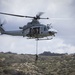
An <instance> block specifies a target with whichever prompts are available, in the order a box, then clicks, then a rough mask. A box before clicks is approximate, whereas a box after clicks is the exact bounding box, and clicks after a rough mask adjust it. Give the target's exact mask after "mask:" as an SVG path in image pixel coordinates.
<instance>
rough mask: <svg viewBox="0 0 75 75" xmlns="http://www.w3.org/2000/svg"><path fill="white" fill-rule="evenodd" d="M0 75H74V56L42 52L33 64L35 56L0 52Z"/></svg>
mask: <svg viewBox="0 0 75 75" xmlns="http://www.w3.org/2000/svg"><path fill="white" fill-rule="evenodd" d="M50 54H51V53H50ZM0 75H75V54H70V55H68V54H56V55H55V54H54V53H53V54H51V55H49V53H48V55H47V52H46V55H45V52H44V53H42V55H41V54H40V55H39V59H38V61H37V62H35V55H30V54H16V53H11V52H7V53H3V52H0Z"/></svg>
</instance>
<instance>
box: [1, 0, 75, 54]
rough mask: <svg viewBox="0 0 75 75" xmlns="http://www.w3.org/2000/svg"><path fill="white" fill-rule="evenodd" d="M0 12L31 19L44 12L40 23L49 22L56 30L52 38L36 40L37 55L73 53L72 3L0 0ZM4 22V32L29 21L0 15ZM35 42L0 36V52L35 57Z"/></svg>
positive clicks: (66, 0) (74, 12) (69, 0)
mask: <svg viewBox="0 0 75 75" xmlns="http://www.w3.org/2000/svg"><path fill="white" fill-rule="evenodd" d="M0 12H7V13H13V14H20V15H31V16H35V15H36V14H37V13H38V12H45V13H44V14H43V15H42V16H41V17H49V18H50V19H49V20H40V22H41V23H43V24H49V23H52V26H53V28H54V29H56V30H57V31H58V33H57V35H56V37H54V38H53V39H52V40H48V41H39V48H38V52H39V53H41V52H44V51H51V52H55V53H75V0H0ZM0 19H1V20H2V21H3V20H6V22H7V23H6V24H5V25H4V29H5V30H16V29H19V26H23V25H26V24H27V22H29V21H31V19H26V18H19V17H12V16H5V15H0ZM35 46H36V41H35V40H28V39H26V38H23V37H19V36H17V37H16V36H9V35H0V52H1V51H4V52H7V51H11V52H16V53H24V54H25V53H28V54H30V53H31V54H35V49H36V47H35Z"/></svg>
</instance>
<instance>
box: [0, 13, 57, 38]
mask: <svg viewBox="0 0 75 75" xmlns="http://www.w3.org/2000/svg"><path fill="white" fill-rule="evenodd" d="M0 14H4V15H10V16H16V17H24V18H32V21H31V22H28V23H27V25H24V26H23V27H19V30H15V31H6V30H4V28H3V23H1V24H0V32H1V34H7V35H13V36H23V37H28V38H30V39H39V38H44V37H48V36H55V34H56V33H57V31H56V30H53V29H52V27H51V24H47V25H44V24H41V23H40V22H39V20H40V19H49V18H41V17H40V16H41V15H42V14H43V12H40V13H38V14H37V15H36V16H34V17H33V16H22V15H16V14H9V13H3V12H0Z"/></svg>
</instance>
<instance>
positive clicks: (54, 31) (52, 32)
mask: <svg viewBox="0 0 75 75" xmlns="http://www.w3.org/2000/svg"><path fill="white" fill-rule="evenodd" d="M56 33H57V30H49V34H50V35H54V36H55V34H56Z"/></svg>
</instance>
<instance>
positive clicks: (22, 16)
mask: <svg viewBox="0 0 75 75" xmlns="http://www.w3.org/2000/svg"><path fill="white" fill-rule="evenodd" d="M0 14H4V15H10V16H16V17H26V18H34V17H32V16H23V15H16V14H9V13H3V12H0Z"/></svg>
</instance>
